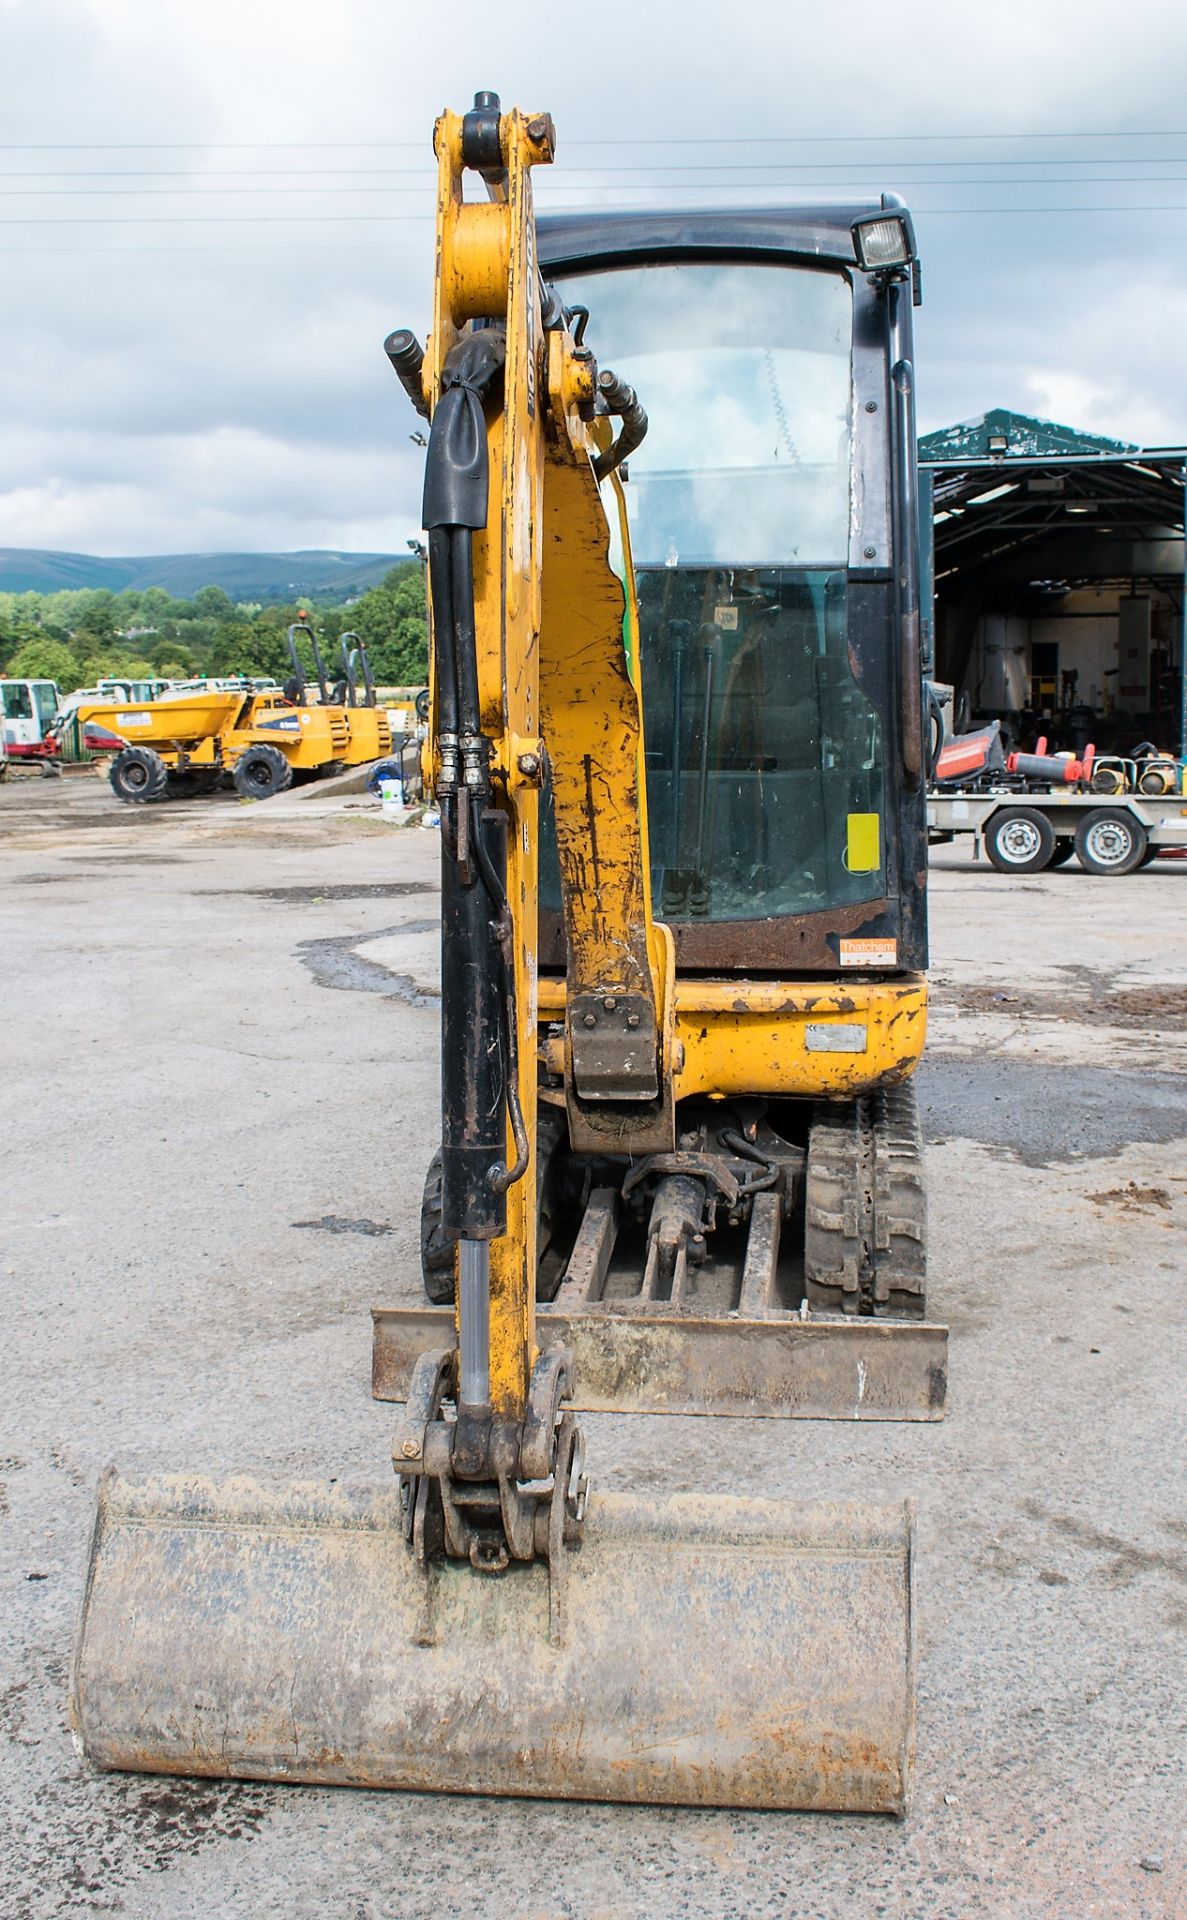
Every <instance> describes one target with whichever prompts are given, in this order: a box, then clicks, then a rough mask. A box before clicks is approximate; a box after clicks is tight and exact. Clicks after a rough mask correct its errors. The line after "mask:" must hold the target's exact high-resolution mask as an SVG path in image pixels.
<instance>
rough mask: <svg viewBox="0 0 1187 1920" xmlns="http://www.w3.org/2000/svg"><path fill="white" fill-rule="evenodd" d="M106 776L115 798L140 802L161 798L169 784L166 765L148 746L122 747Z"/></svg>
mask: <svg viewBox="0 0 1187 1920" xmlns="http://www.w3.org/2000/svg"><path fill="white" fill-rule="evenodd" d="M107 778H108V779H109V780H110V782H111V791H112V792H113V793H114V795H115V797H116V799H117V800H132V801H135V802H138V803H140V804H144V803H145V802H147V801H150V800H163V799H164V797H165V794H166V793H167V791H168V788H169V769H168V767H167V766H166V765H165V762H164V761H163V760H162V758H161V756H160V754H159V753H154V752H153V750H152V748H151V747H125V748H124V749H123V751H122V753H117V754H116V756H115V759H114V760H113V761H112V763H111V771H110V773H109V774H108V776H107Z"/></svg>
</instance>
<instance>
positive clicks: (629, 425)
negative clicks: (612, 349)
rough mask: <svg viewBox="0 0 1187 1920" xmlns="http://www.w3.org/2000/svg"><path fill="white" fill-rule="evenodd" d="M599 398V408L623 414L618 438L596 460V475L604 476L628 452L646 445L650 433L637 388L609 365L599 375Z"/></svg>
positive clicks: (619, 463) (612, 470)
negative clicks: (646, 438) (630, 384)
mask: <svg viewBox="0 0 1187 1920" xmlns="http://www.w3.org/2000/svg"><path fill="white" fill-rule="evenodd" d="M598 402H599V409H601V408H604V409H605V411H606V412H607V413H616V414H619V415H621V417H622V425H621V427H620V428H619V430H618V438H617V439H616V440H615V441H614V443H613V445H612V446H609V447H607V449H606V451H605V453H603V454H600V455H599V457H598V458H597V459H596V460H595V461H594V474H595V476H596V477H597V479H599V480H604V479H605V478H606V476H607V474H611V473H613V472H614V469H615V467H620V466H621V465H622V463H623V461H624V460H625V459H626V457H627V455H628V454H631V453H633V452H634V451H635V448H636V447H638V446H641V445H642V443H643V440H644V438H645V436H646V433H647V415H646V413H645V412H644V410H643V408H642V406H641V405H640V403H639V396H638V394H637V393H636V392H635V389H634V388H633V387H630V386H628V385H627V383H626V381H625V380H620V379H619V377H618V375H617V374H616V373H611V371H610V369H609V367H603V369H602V371H601V373H600V374H599V375H598Z"/></svg>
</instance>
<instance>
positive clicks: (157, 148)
mask: <svg viewBox="0 0 1187 1920" xmlns="http://www.w3.org/2000/svg"><path fill="white" fill-rule="evenodd" d="M1184 138H1187V127H1171V128H1157V127H1131V128H1121V127H1112V128H1110V127H1080V128H1074V129H1072V128H1069V129H1065V130H1063V131H1059V132H1057V131H1054V130H1049V129H1043V130H1040V131H1036V132H1031V133H1027V132H1025V131H1023V130H1022V129H1020V128H1012V129H1008V130H1006V131H1005V132H1002V133H967V132H962V133H862V134H848V133H842V134H837V133H805V134H758V135H749V134H747V135H740V136H739V135H733V134H709V135H706V134H690V135H688V136H687V137H685V138H677V137H674V136H672V135H671V134H660V135H655V136H646V135H629V136H627V137H626V138H625V139H624V138H622V137H621V136H618V135H607V136H605V137H604V138H602V139H596V140H566V141H565V142H564V148H565V150H566V151H569V150H570V149H572V148H582V149H584V148H588V147H615V148H619V147H770V146H808V147H816V146H862V145H864V146H872V145H874V144H875V143H876V142H878V141H882V142H884V143H885V144H886V145H888V146H889V145H894V146H904V145H908V146H909V145H912V144H914V143H916V142H925V141H926V142H932V141H937V140H940V141H947V142H949V143H951V144H954V145H955V144H961V145H963V144H967V143H968V142H970V141H981V142H984V141H1002V140H1089V139H1091V140H1181V139H1184ZM363 148H367V149H368V150H378V149H382V150H384V151H389V152H413V153H417V152H420V153H423V152H425V150H426V148H428V142H427V141H425V140H306V139H303V138H297V139H294V140H5V141H0V152H5V153H138V152H147V153H276V152H292V151H298V150H299V151H301V152H331V151H333V152H342V151H346V152H350V151H352V150H353V151H361V150H362V149H363ZM429 150H430V151H431V149H429Z"/></svg>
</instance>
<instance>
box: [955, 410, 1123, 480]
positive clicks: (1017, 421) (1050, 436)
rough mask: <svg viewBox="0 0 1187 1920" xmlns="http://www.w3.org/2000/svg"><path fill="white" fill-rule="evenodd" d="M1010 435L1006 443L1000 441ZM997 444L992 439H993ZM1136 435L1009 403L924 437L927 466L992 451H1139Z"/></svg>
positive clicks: (1037, 454)
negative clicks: (1108, 432) (1088, 428)
mask: <svg viewBox="0 0 1187 1920" xmlns="http://www.w3.org/2000/svg"><path fill="white" fill-rule="evenodd" d="M1003 438H1004V440H1005V443H1006V444H1005V446H1004V447H1003V446H1001V445H1000V442H1001V440H1002V439H1003ZM991 441H992V442H994V443H995V444H993V445H991V444H990V443H991ZM1137 451H1138V448H1137V445H1136V444H1135V442H1133V441H1131V440H1107V439H1105V438H1104V437H1103V436H1102V435H1101V434H1095V433H1080V432H1079V431H1078V430H1077V429H1076V428H1075V427H1062V426H1060V425H1059V424H1058V422H1056V421H1054V420H1036V419H1035V418H1033V416H1032V415H1030V414H1027V413H1011V412H1010V410H1009V408H1008V407H994V408H992V409H991V411H990V412H989V413H983V414H982V415H981V416H980V418H979V419H977V420H960V421H958V422H957V423H956V425H955V426H952V427H940V428H938V429H937V431H936V432H935V433H926V434H924V435H923V436H922V438H921V439H920V442H919V458H920V461H921V462H922V463H923V464H924V465H925V466H947V465H949V464H956V463H957V462H959V461H961V460H985V459H988V458H989V457H990V456H991V455H994V456H996V457H998V458H1000V459H1003V460H1008V459H1009V458H1010V456H1011V455H1013V456H1015V457H1016V458H1021V459H1030V460H1034V459H1040V460H1041V459H1058V458H1059V456H1060V455H1061V454H1064V455H1067V454H1072V455H1075V454H1080V455H1083V454H1092V453H1102V454H1125V453H1136V452H1137Z"/></svg>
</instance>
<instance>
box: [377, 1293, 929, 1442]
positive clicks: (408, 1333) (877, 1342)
mask: <svg viewBox="0 0 1187 1920" xmlns="http://www.w3.org/2000/svg"><path fill="white" fill-rule="evenodd" d="M371 1318H372V1320H373V1322H374V1336H373V1344H372V1359H371V1391H372V1393H373V1394H374V1396H375V1398H376V1399H377V1400H403V1399H404V1398H405V1396H406V1394H407V1392H408V1382H409V1380H410V1379H411V1376H412V1369H413V1367H414V1366H415V1364H416V1361H417V1359H418V1358H419V1357H420V1355H421V1354H422V1353H424V1352H426V1351H429V1350H431V1349H434V1348H438V1347H447V1346H449V1345H450V1344H451V1343H452V1340H453V1337H454V1332H453V1328H454V1319H453V1311H452V1309H451V1308H449V1307H419V1306H418V1307H373V1308H372V1309H371ZM536 1334H537V1337H538V1339H539V1341H540V1345H541V1347H543V1348H545V1349H547V1348H549V1347H552V1346H561V1347H564V1348H566V1349H567V1351H568V1352H569V1354H570V1355H571V1356H572V1361H573V1375H574V1386H573V1397H572V1405H573V1407H574V1409H575V1410H576V1411H578V1412H581V1413H680V1414H729V1415H737V1416H742V1417H752V1418H758V1419H800V1420H873V1421H879V1420H942V1419H943V1417H944V1402H945V1397H946V1394H947V1389H948V1329H947V1327H942V1326H935V1325H933V1324H932V1323H931V1322H930V1321H925V1320H872V1319H871V1320H864V1319H852V1320H825V1319H814V1320H801V1319H800V1318H799V1316H798V1314H792V1313H784V1314H780V1315H774V1314H770V1315H767V1316H766V1317H765V1318H762V1319H757V1318H752V1317H748V1316H746V1315H744V1314H738V1313H731V1314H722V1315H718V1316H716V1317H713V1318H702V1317H699V1316H697V1315H695V1314H690V1313H672V1312H671V1311H664V1309H663V1307H662V1306H661V1305H657V1304H656V1303H654V1302H653V1303H651V1304H650V1305H649V1306H642V1307H641V1306H639V1305H637V1304H635V1303H630V1302H622V1303H620V1302H617V1301H616V1302H614V1303H613V1304H612V1305H606V1306H603V1305H602V1303H601V1302H597V1303H595V1304H594V1305H592V1306H587V1307H584V1308H582V1309H579V1310H577V1311H574V1312H570V1313H566V1312H563V1311H561V1310H560V1309H558V1308H556V1307H541V1308H540V1309H539V1310H538V1312H537V1315H536Z"/></svg>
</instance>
